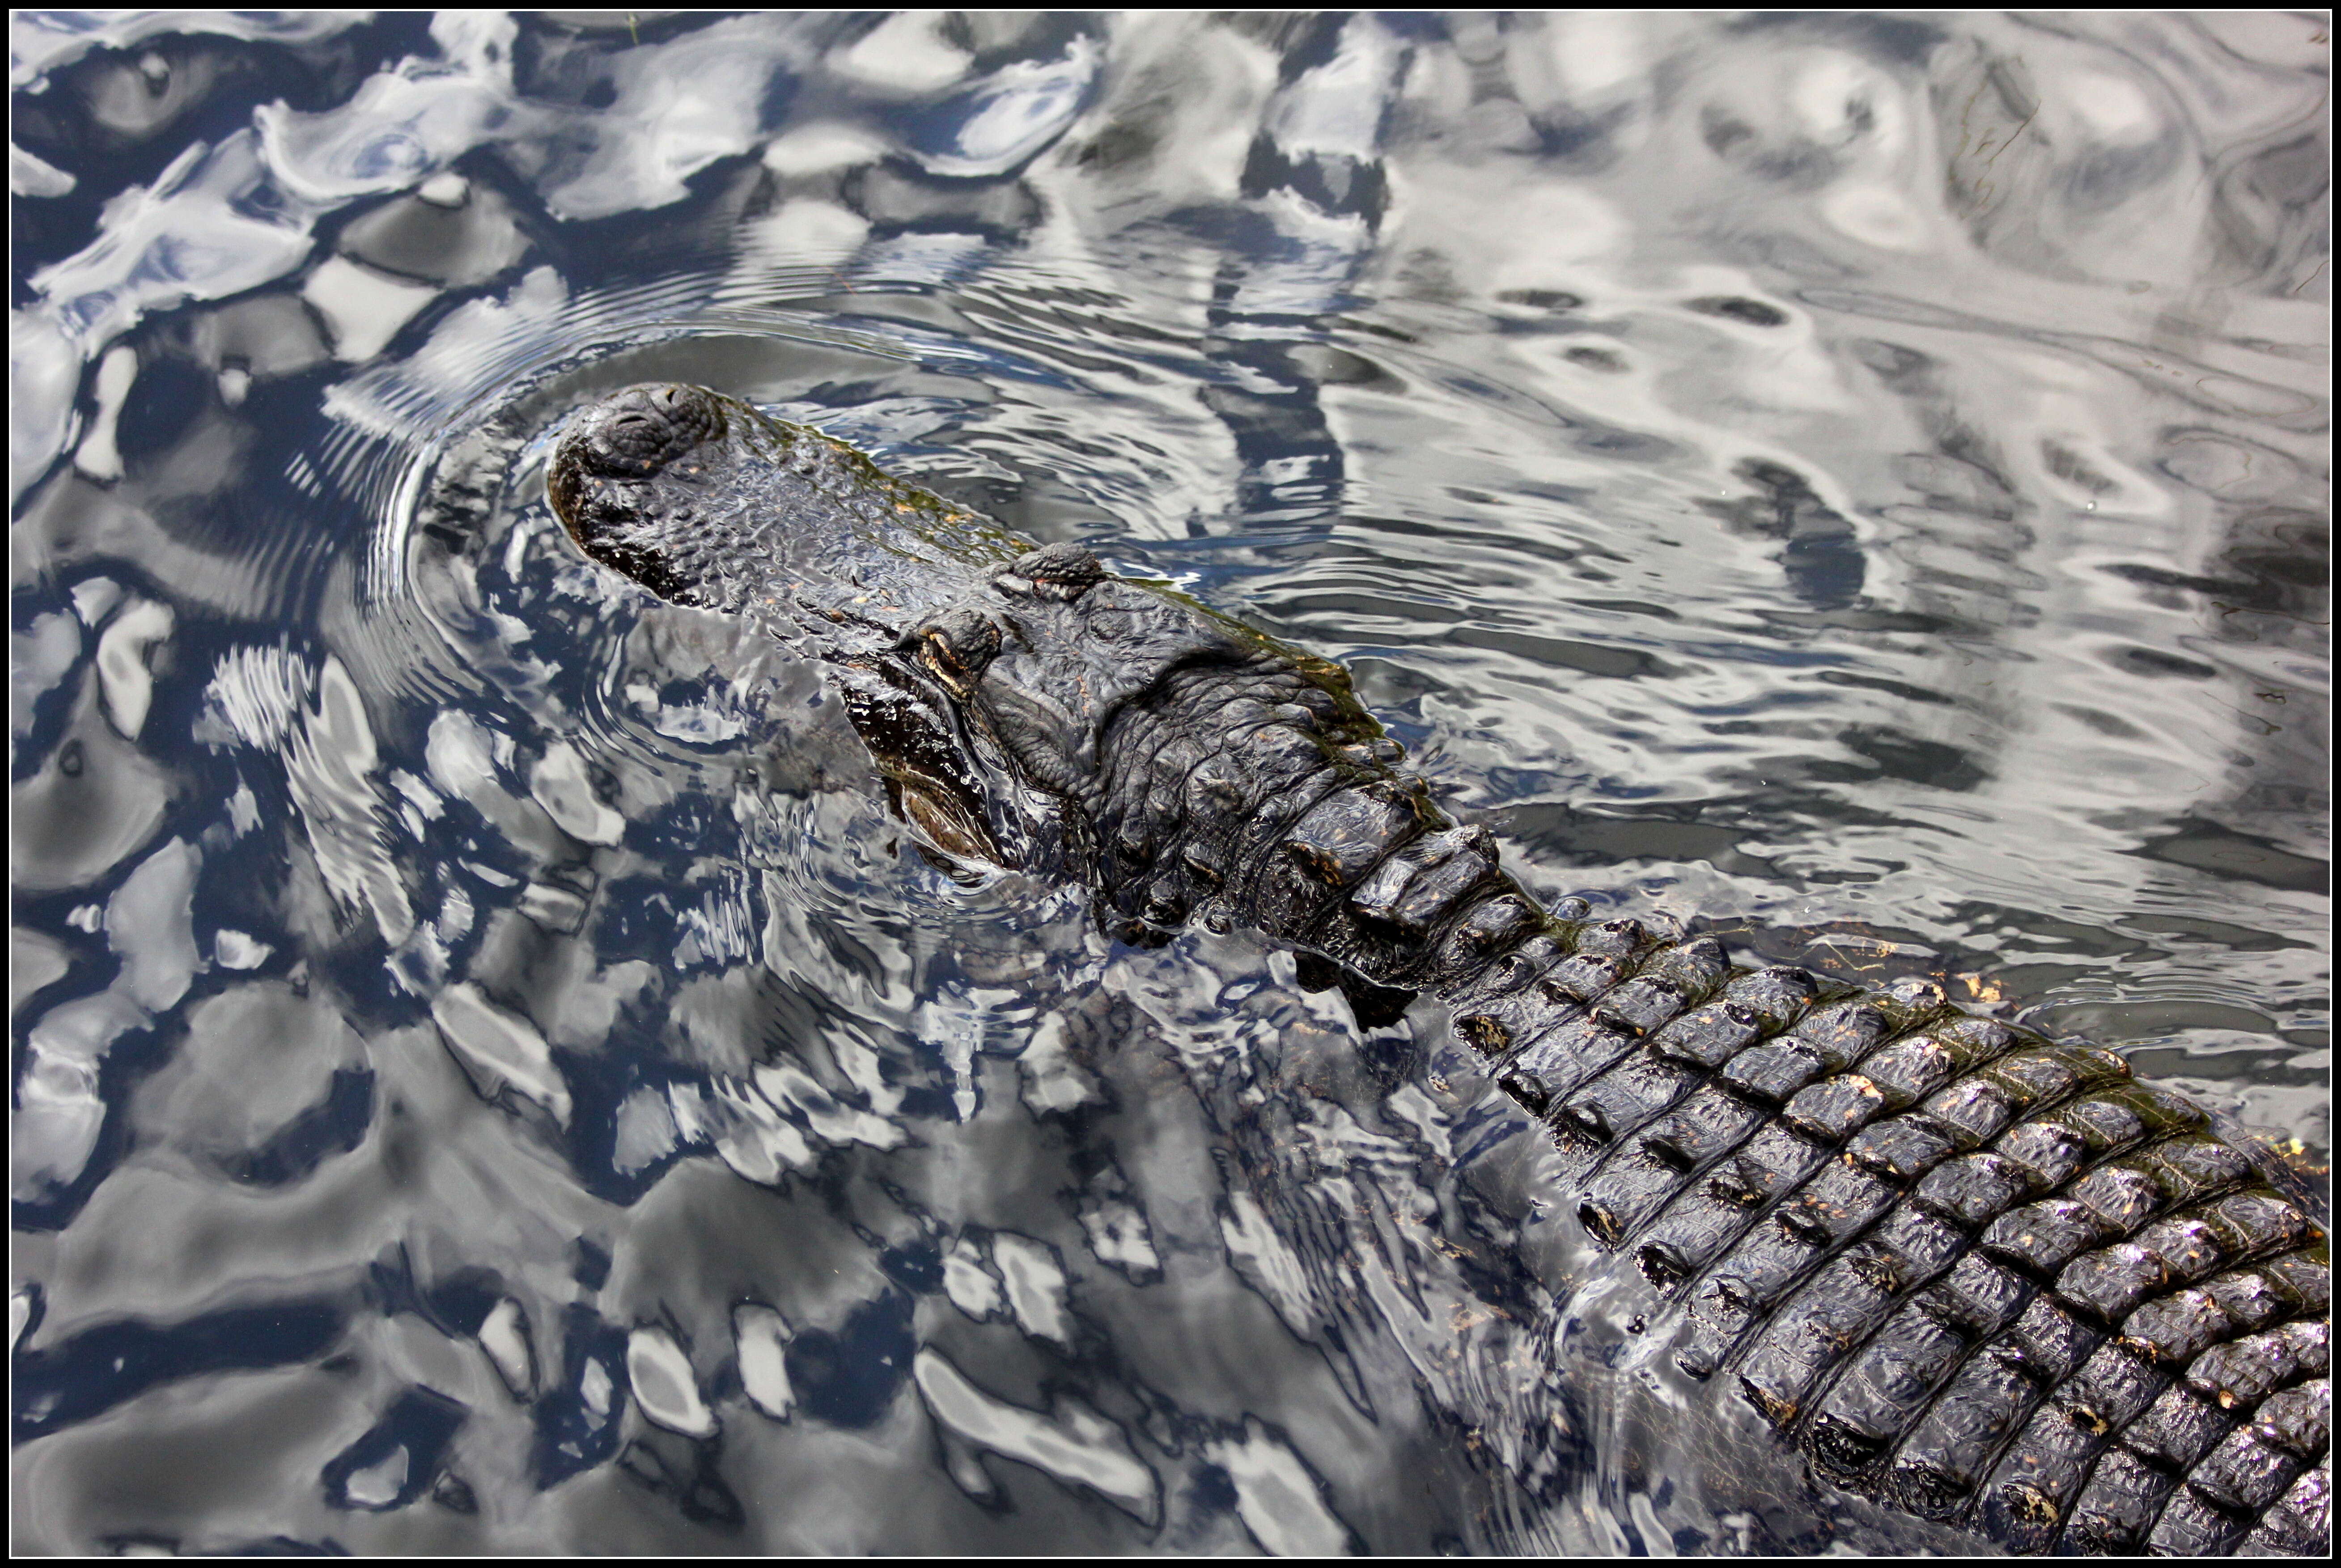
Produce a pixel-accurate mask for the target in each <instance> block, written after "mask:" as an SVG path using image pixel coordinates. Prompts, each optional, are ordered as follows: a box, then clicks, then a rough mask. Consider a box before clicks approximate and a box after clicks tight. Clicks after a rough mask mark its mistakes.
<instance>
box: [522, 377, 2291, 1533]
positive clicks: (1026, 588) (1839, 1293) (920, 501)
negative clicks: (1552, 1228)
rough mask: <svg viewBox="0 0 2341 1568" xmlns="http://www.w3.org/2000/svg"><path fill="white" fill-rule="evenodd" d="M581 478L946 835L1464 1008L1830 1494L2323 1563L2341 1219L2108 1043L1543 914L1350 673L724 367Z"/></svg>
mask: <svg viewBox="0 0 2341 1568" xmlns="http://www.w3.org/2000/svg"><path fill="white" fill-rule="evenodd" d="M549 488H550V491H551V494H552V497H553V505H554V508H555V510H556V511H557V512H558V513H559V515H560V517H561V519H562V521H563V524H564V525H565V526H566V527H567V528H568V530H569V531H570V533H571V535H572V536H573V538H574V539H575V540H576V541H577V542H578V543H579V545H580V546H581V547H582V548H583V550H584V551H585V552H586V553H587V554H588V555H590V556H592V557H593V558H594V559H596V560H597V561H602V562H603V563H604V564H606V565H608V566H611V567H613V568H614V569H616V570H617V571H622V572H624V573H625V574H627V575H628V576H630V577H632V578H633V579H634V580H635V581H639V582H641V583H642V584H643V585H644V586H645V587H647V588H649V589H651V590H652V591H654V592H656V593H659V594H660V595H662V596H663V597H665V598H668V599H671V600H677V601H679V602H682V603H686V604H692V605H698V606H701V607H703V608H706V609H710V610H721V611H725V612H729V613H732V614H736V615H744V616H748V617H751V618H753V619H755V620H758V621H760V622H761V623H762V624H764V625H765V626H767V627H768V628H769V629H770V630H771V631H772V635H774V636H775V637H777V638H780V639H782V640H784V641H786V642H788V643H789V644H790V645H792V646H793V647H796V648H798V649H799V650H802V651H803V652H804V653H806V654H807V655H808V656H810V657H814V658H818V659H822V660H826V661H828V663H829V664H830V666H831V667H832V670H834V671H835V674H836V678H837V680H838V681H839V682H840V684H841V685H842V687H843V688H844V690H845V692H846V695H847V700H848V706H849V710H851V711H852V714H853V715H854V718H855V721H856V724H857V726H858V728H859V729H861V731H862V735H863V737H864V739H866V740H867V741H868V742H869V745H870V748H871V751H872V757H873V758H874V759H876V762H877V764H878V768H879V770H880V772H881V773H882V775H883V776H884V777H885V779H886V780H887V782H888V785H889V788H890V789H891V790H892V793H893V796H894V799H895V801H896V804H897V805H898V807H899V808H900V809H902V813H903V814H904V816H905V817H906V818H908V819H910V820H911V821H912V822H913V823H915V824H916V825H917V826H918V827H919V828H920V829H921V830H922V832H923V834H924V836H925V838H926V839H927V840H928V842H929V844H930V845H931V848H932V849H935V850H937V851H939V852H941V853H942V854H945V855H948V856H957V857H960V858H967V859H976V860H990V861H996V862H1001V863H1008V864H1021V865H1025V866H1031V867H1038V868H1044V869H1054V870H1057V871H1059V872H1061V874H1062V875H1064V876H1066V877H1068V878H1079V879H1081V880H1083V881H1085V882H1086V883H1087V885H1088V886H1089V887H1090V888H1092V889H1093V890H1094V892H1095V895H1096V898H1097V903H1098V907H1099V909H1100V911H1101V916H1102V917H1103V918H1106V919H1107V920H1108V921H1109V922H1110V923H1111V926H1112V928H1113V929H1114V932H1115V934H1116V935H1117V936H1119V937H1121V938H1124V939H1125V940H1129V941H1132V942H1138V943H1148V942H1157V941H1161V940H1165V939H1167V938H1168V937H1169V936H1170V934H1171V933H1172V932H1174V931H1175V930H1176V929H1178V928H1180V926H1181V925H1182V924H1183V923H1185V922H1187V921H1190V920H1200V921H1202V922H1204V923H1206V924H1208V925H1210V926H1211V927H1212V928H1215V929H1222V930H1224V929H1230V928H1250V929H1252V930H1255V931H1258V932H1260V933H1261V934H1263V935H1265V936H1267V937H1269V938H1272V939H1274V940H1277V941H1280V942H1281V943H1284V944H1287V945H1290V946H1291V947H1293V948H1297V949H1300V951H1302V952H1304V953H1310V954H1315V955H1321V957H1322V959H1330V960H1331V961H1333V962H1334V963H1335V964H1338V965H1339V966H1340V969H1341V970H1344V971H1347V972H1348V974H1349V975H1350V976H1354V977H1361V978H1363V979H1364V980H1365V981H1368V982H1370V983H1371V986H1373V987H1388V988H1390V989H1392V990H1396V991H1402V992H1430V993H1432V994H1434V995H1436V996H1437V997H1439V998H1440V999H1442V1000H1443V1001H1444V1002H1445V1003H1446V1004H1447V1005H1448V1006H1449V1008H1450V1009H1451V1010H1452V1013H1453V1016H1454V1017H1455V1020H1456V1026H1455V1027H1456V1028H1457V1029H1458V1031H1459V1033H1460V1034H1461V1036H1462V1037H1463V1038H1464V1039H1465V1040H1466V1041H1467V1042H1468V1043H1469V1045H1470V1047H1472V1048H1473V1049H1474V1050H1476V1051H1477V1052H1479V1054H1480V1055H1481V1056H1482V1057H1485V1058H1486V1059H1487V1061H1488V1062H1489V1067H1490V1070H1491V1072H1492V1073H1493V1074H1494V1076H1495V1077H1496V1079H1497V1081H1498V1082H1499V1083H1500V1085H1501V1086H1502V1087H1503V1088H1504V1090H1505V1092H1506V1093H1507V1094H1509V1096H1510V1097H1512V1099H1513V1100H1515V1101H1516V1102H1517V1103H1518V1104H1519V1106H1521V1107H1523V1108H1524V1109H1526V1110H1527V1111H1528V1112H1529V1114H1530V1115H1531V1116H1535V1117H1537V1118H1539V1120H1540V1121H1541V1122H1542V1123H1543V1125H1544V1126H1547V1127H1548V1128H1549V1130H1550V1133H1551V1136H1552V1137H1553V1139H1554V1140H1555V1142H1556V1144H1557V1145H1558V1146H1559V1149H1560V1151H1561V1159H1562V1164H1563V1166H1564V1167H1565V1169H1566V1171H1567V1173H1568V1176H1567V1180H1568V1182H1569V1186H1570V1189H1571V1190H1570V1192H1569V1198H1568V1204H1567V1207H1568V1209H1569V1212H1572V1213H1574V1214H1575V1215H1576V1216H1577V1217H1578V1219H1579V1222H1580V1223H1581V1224H1582V1225H1583V1226H1584V1227H1585V1229H1586V1232H1587V1233H1588V1235H1589V1236H1590V1237H1591V1238H1592V1240H1593V1241H1594V1242H1595V1243H1596V1244H1598V1245H1601V1246H1603V1247H1606V1248H1609V1249H1612V1250H1615V1251H1620V1252H1622V1253H1623V1254H1624V1255H1626V1256H1627V1257H1629V1258H1630V1259H1631V1261H1632V1264H1633V1265H1634V1266H1635V1267H1636V1268H1637V1269H1639V1272H1640V1273H1641V1275H1643V1276H1644V1277H1645V1278H1647V1279H1648V1280H1649V1283H1650V1285H1652V1286H1653V1287H1654V1288H1655V1289H1656V1290H1657V1291H1658V1292H1659V1294H1660V1295H1662V1296H1664V1297H1665V1298H1666V1299H1667V1301H1668V1302H1669V1305H1670V1312H1669V1325H1668V1329H1669V1333H1670V1334H1671V1335H1672V1337H1671V1339H1670V1341H1669V1346H1668V1354H1669V1355H1670V1356H1671V1357H1672V1359H1673V1361H1674V1363H1675V1365H1676V1367H1677V1368H1679V1371H1680V1372H1681V1373H1682V1374H1684V1375H1686V1376H1688V1377H1689V1378H1692V1379H1696V1380H1698V1381H1700V1382H1701V1383H1703V1384H1706V1385H1707V1387H1708V1389H1709V1390H1710V1393H1709V1394H1708V1397H1709V1398H1711V1399H1717V1400H1727V1399H1740V1400H1745V1401H1747V1402H1748V1404H1751V1405H1752V1406H1753V1407H1754V1409H1755V1410H1756V1411H1758V1413H1760V1414H1761V1416H1762V1418H1763V1419H1764V1420H1765V1421H1766V1422H1768V1423H1769V1424H1770V1425H1771V1427H1772V1428H1773V1429H1774V1431H1775V1432H1776V1433H1777V1434H1778V1441H1779V1442H1780V1443H1783V1444H1791V1445H1793V1447H1794V1449H1795V1450H1796V1452H1797V1453H1798V1454H1801V1455H1802V1458H1803V1462H1804V1466H1805V1469H1806V1473H1807V1474H1808V1476H1810V1477H1811V1479H1812V1481H1813V1482H1814V1484H1817V1485H1820V1486H1824V1487H1826V1486H1838V1487H1842V1488H1845V1489H1847V1490H1848V1491H1850V1492H1853V1493H1855V1494H1859V1495H1861V1496H1863V1497H1866V1498H1868V1499H1872V1500H1875V1502H1877V1503H1880V1504H1883V1505H1884V1506H1886V1507H1888V1508H1889V1509H1897V1510H1901V1511H1904V1512H1906V1513H1909V1514H1915V1515H1918V1516H1919V1517H1920V1518H1923V1519H1925V1520H1928V1521H1931V1522H1935V1523H1938V1524H1940V1525H1949V1526H1952V1527H1955V1528H1957V1529H1961V1530H1964V1531H1967V1532H1969V1533H1971V1534H1972V1535H1974V1536H1977V1537H1980V1538H1981V1540H1982V1541H1983V1542H1985V1543H1989V1544H1991V1545H1993V1546H1997V1547H1998V1548H2001V1549H2004V1550H2008V1551H2015V1552H2095V1553H2129V1552H2147V1551H2151V1552H2155V1553H2187V1554H2194V1553H2223V1552H2230V1551H2238V1550H2242V1551H2262V1552H2279V1553H2314V1554H2318V1555H2322V1554H2324V1553H2326V1550H2327V1547H2328V1545H2329V1540H2330V1527H2329V1523H2328V1502H2329V1494H2330V1486H2331V1468H2330V1465H2331V1461H2330V1458H2329V1446H2328V1435H2327V1426H2328V1423H2329V1411H2330V1390H2329V1384H2328V1383H2327V1381H2326V1341H2327V1335H2328V1323H2329V1316H2328V1312H2329V1309H2328V1305H2327V1261H2326V1241H2325V1236H2324V1232H2323V1230H2322V1228H2321V1227H2320V1226H2318V1225H2317V1224H2316V1223H2315V1221H2314V1220H2312V1218H2311V1217H2310V1216H2307V1215H2306V1214H2305V1213H2304V1212H2303V1211H2302V1209H2301V1208H2300V1206H2298V1205H2297V1204H2296V1202H2295V1201H2293V1199H2292V1198H2291V1197H2289V1196H2286V1195H2285V1194H2284V1193H2283V1192H2281V1191H2279V1190H2277V1189H2276V1187H2274V1186H2270V1185H2269V1182H2268V1181H2267V1180H2266V1177H2265V1176H2263V1174H2262V1172H2261V1170H2260V1168H2259V1167H2258V1166H2256V1164H2255V1162H2254V1160H2253V1159H2252V1158H2251V1157H2249V1156H2247V1155H2246V1153H2245V1152H2244V1151H2242V1150H2240V1149H2238V1148H2236V1147H2235V1146H2231V1145H2230V1144H2228V1143H2226V1142H2225V1141H2223V1140H2222V1139H2221V1138H2220V1137H2219V1136H2217V1135H2216V1133H2215V1132H2214V1131H2212V1130H2211V1128H2210V1127H2209V1126H2208V1124H2207V1117H2206V1116H2205V1114H2204V1113H2203V1112H2202V1111H2201V1110H2200V1109H2199V1108H2198V1107H2196V1106H2194V1105H2192V1104H2191V1103H2189V1102H2188V1101H2187V1100H2186V1099H2185V1098H2183V1097H2179V1096H2177V1095H2175V1094H2171V1093H2168V1092H2166V1091H2163V1090H2160V1089H2156V1088H2153V1087H2147V1086H2145V1085H2141V1084H2138V1083H2136V1082H2133V1081H2132V1080H2131V1078H2130V1077H2129V1074H2128V1070H2127V1067H2125V1065H2124V1064H2123V1062H2122V1061H2121V1059H2120V1058H2119V1057H2116V1056H2114V1055H2113V1054H2112V1053H2110V1052H2107V1051H2103V1050H2099V1049H2097V1048H2094V1047H2086V1046H2081V1045H2078V1044H2076V1043H2072V1042H2062V1043H2059V1042H2053V1041H2050V1040H2048V1039H2046V1038H2044V1037H2040V1036H2038V1035H2036V1034H2032V1033H2028V1032H2027V1031H2026V1030H2024V1029H2021V1028H2017V1027H2010V1026H2008V1025H2006V1024H2003V1023H1999V1022H1997V1021H1994V1020H1991V1019H1988V1018H1984V1017H1974V1016H1971V1015H1967V1014H1965V1013H1962V1012H1960V1011H1959V1010H1958V1009H1957V1008H1956V1007H1951V1006H1949V1005H1948V1004H1947V1002H1946V1000H1945V998H1944V997H1943V994H1942V992H1941V990H1940V988H1939V987H1936V986H1934V985H1933V984H1931V983H1930V982H1925V981H1906V982H1903V983H1900V984H1898V985H1896V986H1893V987H1889V988H1888V989H1886V990H1883V991H1855V990H1851V989H1849V988H1848V987H1843V986H1840V985H1838V984H1836V983H1834V982H1831V981H1828V980H1823V979H1820V978H1817V977H1815V976H1813V975H1811V974H1809V973H1808V972H1806V971H1804V970H1801V969H1795V968H1767V969H1761V970H1756V971H1749V970H1747V969H1744V968H1734V967H1732V966H1731V965H1730V963H1729V962H1728V960H1727V958H1726V957H1725V955H1724V953H1723V951H1722V949H1721V948H1719V947H1718V945H1717V944H1716V943H1715V942H1714V941H1712V940H1706V939H1702V940H1696V941H1669V940H1667V939H1664V938H1662V937H1661V936H1659V935H1657V934H1654V933H1652V932H1651V931H1649V930H1646V929H1645V928H1643V927H1641V926H1640V925H1639V924H1637V923H1636V922H1635V921H1633V920H1628V919H1619V920H1609V921H1604V922H1600V923H1593V922H1590V921H1589V920H1587V919H1585V918H1583V916H1584V910H1583V908H1582V907H1581V906H1577V905H1574V904H1573V903H1572V905H1570V906H1565V907H1562V908H1557V909H1554V910H1547V909H1544V908H1540V907H1539V905H1538V903H1537V902H1536V900H1535V899H1533V898H1530V897H1529V895H1528V894H1527V893H1526V892H1525V891H1523V890H1522V889H1521V888H1519V886H1518V885H1517V884H1515V883H1514V882H1513V881H1512V880H1511V879H1510V878H1509V877H1507V876H1506V875H1505V873H1504V871H1503V868H1502V867H1501V865H1500V863H1499V857H1498V854H1497V849H1496V846H1495V844H1494V842H1493V841H1492V839H1491V838H1490V837H1489V834H1488V832H1487V830H1486V829H1482V828H1477V827H1459V826H1458V825H1456V824H1455V823H1453V822H1452V821H1450V820H1449V819H1447V818H1446V817H1445V816H1444V815H1443V814H1442V813H1441V812H1440V811H1439V809H1438V808H1437V807H1436V806H1435V805H1434V804H1432V802H1431V800H1430V797H1429V795H1428V794H1427V792H1426V791H1425V790H1424V789H1423V787H1422V785H1421V783H1420V780H1419V779H1416V778H1414V777H1413V776H1411V775H1410V774H1408V773H1406V772H1404V771H1402V770H1400V769H1397V768H1396V767H1394V766H1393V764H1395V763H1396V762H1397V761H1398V759H1399V757H1400V750H1399V748H1398V747H1397V746H1396V745H1395V744H1394V743H1392V742H1391V741H1390V740H1389V739H1386V738H1385V737H1384V736H1383V734H1382V732H1381V729H1380V726H1379V725H1377V724H1376V723H1375V722H1374V720H1373V719H1371V718H1370V716H1369V715H1368V714H1367V713H1366V712H1365V711H1364V710H1362V709H1361V708H1360V706H1359V705H1358V703H1357V702H1356V700H1354V699H1353V698H1352V697H1351V695H1350V690H1349V684H1348V681H1347V680H1346V678H1345V677H1344V676H1343V674H1342V672H1341V671H1340V670H1339V669H1338V668H1337V667H1335V666H1333V665H1330V664H1329V663H1326V662H1325V661H1323V660H1315V659H1312V658H1310V657H1309V656H1307V655H1305V654H1302V653H1300V652H1298V651H1297V650H1291V649H1289V648H1286V647H1283V646H1281V645H1280V644H1278V643H1276V642H1274V641H1272V640H1269V639H1267V638H1265V637H1263V636H1261V635H1260V634H1258V633H1256V632H1252V631H1250V630H1248V629H1246V628H1244V627H1242V626H1240V625H1239V624H1237V623H1235V622H1232V621H1230V620H1225V619H1223V618H1221V617H1219V616H1217V615H1215V614H1213V613H1212V612H1210V611H1209V610H1205V609H1204V608H1202V607H1201V606H1200V605H1197V604H1194V603H1192V602H1191V601H1189V600H1183V599H1181V598H1180V597H1178V596H1176V595H1174V594H1171V593H1169V592H1166V591H1162V590H1157V589H1154V588H1151V587H1148V586H1143V585H1140V584H1135V583H1131V582H1126V581H1121V580H1118V579H1114V578H1112V577H1110V576H1107V575H1106V574H1105V573H1104V572H1103V571H1101V568H1100V567H1099V565H1098V563H1097V562H1096V561H1095V560H1094V559H1093V558H1092V557H1091V556H1090V555H1089V554H1088V553H1087V552H1086V551H1081V550H1079V549H1078V548H1074V547H1071V546H1062V545H1059V546H1051V547H1049V548H1046V549H1042V550H1038V551H1031V550H1028V549H1027V547H1026V545H1025V544H1024V542H1023V541H1017V540H1015V539H1012V538H1011V537H1010V536H1007V535H1005V534H1003V533H1001V532H1000V531H997V530H996V529H994V528H992V527H991V525H989V524H988V523H986V522H984V521H983V520H981V519H980V518H977V517H974V516H972V515H971V514H969V513H967V512H965V511H961V510H960V509H957V508H955V507H953V506H951V504H950V503H948V502H945V501H941V500H939V499H937V498H935V497H933V496H931V495H930V494H928V493H926V492H924V491H919V490H916V489H914V488H912V487H911V486H908V485H905V484H902V483H900V482H899V481H894V480H892V479H890V478H888V477H887V476H885V475H884V474H882V472H880V471H878V470H877V469H875V468H874V467H872V465H871V464H870V463H869V461H867V460H866V459H864V458H862V456H861V455H860V454H859V453H856V452H852V450H851V449H850V448H847V447H844V446H842V445H841V444H840V443H838V442H833V441H831V440H829V439H828V438H826V437H823V436H822V435H820V434H818V433H816V432H812V431H810V430H805V429H802V428H799V427H795V426H790V425H785V424H782V423H779V422H775V421H772V420H770V419H768V418H766V417H765V416H763V415H762V414H760V413H758V412H755V411H753V410H752V409H750V408H748V407H747V406H746V405H744V404H742V403H739V402H733V401H732V400H729V399H725V398H721V397H719V396H717V395H716V394H714V393H712V392H704V391H702V390H700V389H697V388H690V387H678V386H662V387H638V388H633V389H630V390H628V391H626V392H621V393H618V394H615V395H613V396H612V397H609V398H606V399H604V400H603V402H600V403H598V404H596V405H594V406H593V407H592V408H591V409H588V410H586V411H584V412H582V413H581V414H579V415H578V416H577V417H576V418H575V419H574V420H573V422H572V424H571V425H570V427H569V429H568V431H567V432H566V433H565V434H564V435H563V439H562V441H561V442H560V443H559V445H558V447H557V449H556V452H555V454H554V458H553V468H552V472H551V478H550V481H549ZM1320 961H1321V960H1320ZM1353 989H1358V990H1360V992H1361V993H1362V992H1363V991H1364V989H1365V988H1364V987H1355V985H1354V982H1353Z"/></svg>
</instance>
